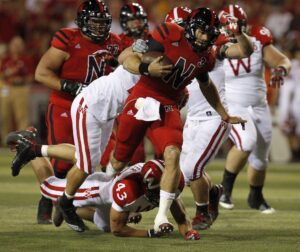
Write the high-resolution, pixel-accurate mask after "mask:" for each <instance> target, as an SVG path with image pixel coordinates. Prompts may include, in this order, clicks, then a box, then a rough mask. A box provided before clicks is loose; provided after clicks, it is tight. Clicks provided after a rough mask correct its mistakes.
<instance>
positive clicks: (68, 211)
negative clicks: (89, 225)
mask: <svg viewBox="0 0 300 252" xmlns="http://www.w3.org/2000/svg"><path fill="white" fill-rule="evenodd" d="M58 208H59V211H60V212H61V213H62V216H63V218H64V220H65V222H66V223H67V224H68V226H69V227H70V228H71V229H73V230H74V231H76V232H84V231H85V225H84V223H83V221H82V219H80V217H79V216H78V215H77V214H76V208H75V207H74V205H73V200H69V199H68V198H67V197H66V196H65V194H63V196H61V197H59V198H58Z"/></svg>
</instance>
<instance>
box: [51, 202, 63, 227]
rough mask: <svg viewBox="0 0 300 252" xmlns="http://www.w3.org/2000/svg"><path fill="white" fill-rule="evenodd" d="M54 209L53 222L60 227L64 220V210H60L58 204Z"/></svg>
mask: <svg viewBox="0 0 300 252" xmlns="http://www.w3.org/2000/svg"><path fill="white" fill-rule="evenodd" d="M54 209H55V210H54V215H53V224H54V226H56V227H60V226H61V224H62V223H63V221H64V217H63V214H62V212H61V211H60V210H59V207H58V205H56V206H55V208H54Z"/></svg>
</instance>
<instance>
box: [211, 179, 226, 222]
mask: <svg viewBox="0 0 300 252" xmlns="http://www.w3.org/2000/svg"><path fill="white" fill-rule="evenodd" d="M222 194H223V186H222V185H221V184H218V185H213V187H212V189H211V190H210V193H209V206H208V209H209V213H210V215H211V219H212V222H214V221H215V220H216V219H217V218H218V215H219V201H220V197H221V195H222Z"/></svg>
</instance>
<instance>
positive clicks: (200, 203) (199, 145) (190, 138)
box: [166, 7, 253, 229]
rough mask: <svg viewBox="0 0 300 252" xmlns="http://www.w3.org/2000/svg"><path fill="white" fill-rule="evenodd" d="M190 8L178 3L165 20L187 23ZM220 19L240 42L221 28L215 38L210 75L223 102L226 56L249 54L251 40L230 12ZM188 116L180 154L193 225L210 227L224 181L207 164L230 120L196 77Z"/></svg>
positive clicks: (217, 148) (227, 128) (244, 55)
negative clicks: (224, 118) (217, 182)
mask: <svg viewBox="0 0 300 252" xmlns="http://www.w3.org/2000/svg"><path fill="white" fill-rule="evenodd" d="M189 12H190V11H189V9H187V8H183V7H176V8H174V9H173V10H171V11H170V12H169V14H168V15H167V16H166V22H172V23H177V24H178V25H181V26H184V25H185V23H186V20H187V19H188V15H189ZM220 22H221V24H224V25H225V26H226V27H227V29H230V32H232V33H234V35H235V38H236V40H237V43H232V42H231V41H230V39H229V36H228V35H227V34H226V33H225V32H224V31H223V30H221V33H220V35H219V37H218V39H217V40H216V42H215V45H214V46H215V47H214V49H215V50H216V54H217V59H216V64H215V66H214V68H213V70H212V71H211V72H210V73H209V77H210V78H211V79H212V80H213V82H214V84H215V85H216V88H217V90H218V92H219V95H220V98H221V101H222V103H223V104H224V105H225V106H226V101H225V94H224V91H225V90H224V89H225V80H224V77H225V73H224V68H223V60H224V58H242V57H247V56H249V55H250V54H251V53H252V51H253V47H252V42H251V41H250V39H249V38H248V36H247V35H246V34H245V33H243V32H240V31H239V29H238V26H237V23H236V19H235V18H234V17H231V16H230V15H228V14H227V13H222V14H221V15H220ZM187 89H188V93H189V99H188V101H187V108H188V111H187V119H186V122H185V125H184V130H183V145H182V151H181V155H180V168H181V170H182V172H183V174H184V176H185V183H186V184H187V185H190V188H191V190H192V193H193V196H194V200H195V203H196V214H195V217H194V218H193V221H192V225H193V228H195V229H207V228H208V227H209V226H210V225H211V224H212V222H213V221H215V220H216V218H217V216H218V201H219V197H220V196H221V193H222V186H221V185H214V186H211V184H212V182H211V180H210V178H209V176H208V175H207V174H206V173H205V172H204V169H205V167H206V165H207V164H208V163H209V162H210V160H212V159H213V158H214V157H215V155H216V153H217V152H218V150H219V148H220V146H221V145H222V143H223V142H224V140H225V139H226V138H227V137H228V135H229V132H230V129H231V124H229V123H227V122H224V121H222V119H221V118H220V116H219V115H218V114H217V113H216V111H214V109H213V108H212V107H211V106H210V104H209V103H208V102H207V101H206V99H205V98H204V96H203V94H202V93H201V91H200V90H199V87H198V83H197V80H196V79H194V80H193V81H192V83H191V84H190V85H188V86H187Z"/></svg>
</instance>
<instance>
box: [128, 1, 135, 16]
mask: <svg viewBox="0 0 300 252" xmlns="http://www.w3.org/2000/svg"><path fill="white" fill-rule="evenodd" d="M128 7H129V9H130V11H131V12H132V14H135V13H136V11H135V8H134V6H133V4H132V3H131V4H128Z"/></svg>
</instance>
